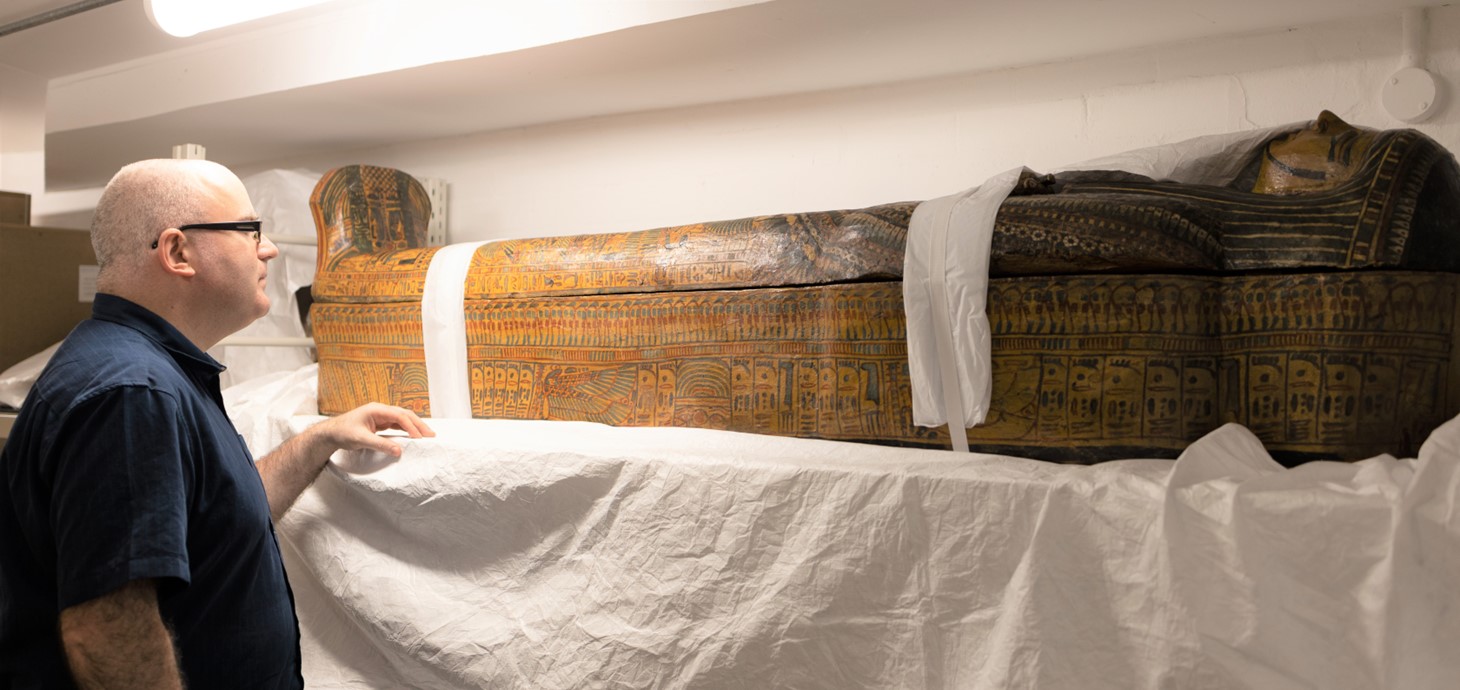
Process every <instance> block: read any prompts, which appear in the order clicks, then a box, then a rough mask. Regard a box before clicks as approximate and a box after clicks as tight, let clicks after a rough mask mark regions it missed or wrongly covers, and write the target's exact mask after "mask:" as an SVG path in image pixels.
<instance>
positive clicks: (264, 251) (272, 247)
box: [259, 234, 279, 261]
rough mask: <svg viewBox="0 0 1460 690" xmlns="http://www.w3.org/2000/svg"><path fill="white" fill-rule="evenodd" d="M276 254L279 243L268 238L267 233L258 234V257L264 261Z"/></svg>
mask: <svg viewBox="0 0 1460 690" xmlns="http://www.w3.org/2000/svg"><path fill="white" fill-rule="evenodd" d="M278 255H279V245H276V244H274V241H273V240H271V239H269V236H268V235H263V234H260V235H259V258H262V259H263V260H264V261H269V260H271V259H273V258H274V257H277V256H278Z"/></svg>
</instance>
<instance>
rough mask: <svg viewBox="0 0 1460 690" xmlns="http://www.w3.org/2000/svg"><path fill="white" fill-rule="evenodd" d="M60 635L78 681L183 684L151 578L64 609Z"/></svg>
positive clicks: (91, 684)
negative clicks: (158, 607)
mask: <svg viewBox="0 0 1460 690" xmlns="http://www.w3.org/2000/svg"><path fill="white" fill-rule="evenodd" d="M61 641H62V644H63V646H64V647H65V649H66V661H67V663H68V664H69V665H70V667H71V675H72V677H73V678H74V679H75V681H76V685H77V687H80V688H84V689H87V690H90V689H91V688H107V689H109V690H110V689H112V688H118V689H130V688H138V689H142V688H148V689H151V688H162V689H164V690H166V689H172V688H176V689H178V690H181V688H182V687H183V683H182V677H181V675H180V674H179V673H178V663H177V653H176V650H175V647H174V645H173V641H172V635H171V634H170V633H169V632H168V630H167V626H166V625H164V624H163V622H162V616H161V614H160V613H159V612H158V609H157V593H156V586H155V585H154V584H153V582H152V581H150V580H144V581H139V582H132V583H129V584H126V585H123V586H122V587H121V588H120V589H118V590H117V591H115V592H112V593H110V594H107V595H104V596H101V597H98V598H96V599H93V600H91V601H88V602H85V603H82V604H78V605H76V606H73V607H71V608H68V609H66V610H65V611H62V612H61Z"/></svg>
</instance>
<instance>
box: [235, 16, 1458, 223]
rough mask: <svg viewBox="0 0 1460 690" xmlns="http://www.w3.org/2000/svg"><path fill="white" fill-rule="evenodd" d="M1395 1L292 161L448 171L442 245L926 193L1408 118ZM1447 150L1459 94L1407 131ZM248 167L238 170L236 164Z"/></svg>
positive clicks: (1435, 25) (1444, 33)
mask: <svg viewBox="0 0 1460 690" xmlns="http://www.w3.org/2000/svg"><path fill="white" fill-rule="evenodd" d="M1427 16H1428V19H1429V33H1428V35H1427V37H1426V41H1425V44H1426V45H1428V46H1431V47H1432V49H1431V50H1430V51H1429V53H1428V55H1427V56H1426V60H1425V66H1426V67H1428V68H1429V69H1430V70H1431V71H1432V72H1434V73H1435V74H1436V75H1437V76H1438V77H1439V78H1440V80H1441V82H1442V83H1443V84H1445V85H1446V86H1447V87H1448V88H1451V89H1453V88H1455V85H1456V84H1457V83H1460V8H1457V7H1453V6H1452V7H1440V8H1432V9H1430V10H1429V11H1428V13H1427ZM1401 43H1402V41H1401V17H1400V14H1399V12H1398V11H1396V12H1395V13H1393V14H1390V15H1381V16H1377V17H1372V18H1369V19H1365V20H1359V21H1348V22H1341V23H1333V24H1315V25H1310V26H1304V27H1299V28H1294V29H1290V30H1287V31H1280V32H1270V33H1264V34H1258V35H1251V36H1243V37H1235V38H1221V39H1212V40H1206V41H1201V42H1192V43H1186V44H1182V45H1177V46H1169V47H1164V48H1158V49H1148V50H1142V51H1138V52H1131V53H1123V54H1117V55H1107V56H1099V57H1092V58H1088V59H1083V60H1078V61H1071V62H1062V63H1058V64H1049V65H1042V66H1037V67H1030V68H1024V69H1019V70H1012V71H1004V72H997V73H988V74H972V75H962V76H950V77H945V78H938V79H929V80H924V81H917V82H905V83H900V84H893V85H888V86H884V87H877V88H866V89H856V90H848V91H836V92H825V93H810V94H802V95H797V96H792V97H784V98H774V99H766V100H758V101H747V102H739V103H732V104H726V105H717V106H707V107H694V108H685V109H676V110H667V111H657V112H649V113H640V114H634V115H625V116H616V117H607V118H600V119H593V120H585V121H574V122H564V123H556V124H545V125H540V126H534V127H529V128H522V129H513V130H507V131H496V132H485V133H480V134H476V135H471V136H465V137H454V138H449V139H440V140H433V141H421V142H410V143H402V144H400V145H396V146H391V147H386V148H380V149H371V150H364V151H356V152H351V153H348V154H337V155H329V156H312V157H300V158H291V159H285V160H280V161H277V162H276V163H274V164H272V165H270V166H267V167H279V168H311V169H314V170H320V171H322V170H325V169H328V168H330V167H333V166H336V165H343V164H347V163H372V164H377V165H388V166H393V167H398V168H401V169H403V170H406V171H407V172H410V173H412V174H414V175H417V176H418V177H437V178H443V179H445V180H447V181H448V182H449V183H450V209H449V217H450V227H449V230H448V238H449V240H450V241H453V242H462V241H472V240H481V239H495V238H507V237H532V236H545V235H559V234H574V233H591V232H609V231H624V230H638V229H646V228H653V227H660V226H664V225H672V224H680V223H692V222H699V221H708V220H717V219H728V218H738V217H744V216H749V215H756V214H770V213H778V212H792V211H807V210H817V209H831V208H854V207H860V206H867V205H871V204H877V203H882V202H888V201H900V200H917V199H927V198H932V197H936V196H941V195H944V194H949V193H952V192H955V191H958V190H960V189H964V188H967V187H969V186H972V185H975V184H977V183H979V182H980V181H981V180H983V179H984V178H985V177H987V176H988V175H990V174H993V173H995V172H998V171H1000V170H1004V169H1007V168H1010V167H1014V166H1018V165H1027V166H1029V167H1031V168H1034V169H1036V170H1040V169H1052V168H1055V167H1058V166H1061V165H1065V164H1070V163H1074V162H1077V161H1080V160H1084V159H1088V158H1092V157H1095V156H1099V155H1105V154H1109V153H1113V152H1117V151H1123V150H1128V149H1132V148H1138V147H1143V146H1149V145H1154V144H1161V143H1170V142H1173V141H1179V140H1182V139H1185V138H1189V137H1193V136H1198V135H1203V134H1214V133H1219V132H1229V131H1237V130H1245V129H1252V128H1258V127H1268V126H1273V125H1279V124H1284V123H1289V122H1298V121H1306V120H1311V119H1312V118H1314V117H1315V116H1316V115H1317V114H1318V112H1319V111H1320V110H1321V109H1324V108H1327V109H1330V110H1333V111H1334V112H1335V113H1337V114H1339V115H1340V116H1342V117H1344V118H1345V119H1347V120H1348V121H1349V122H1351V123H1353V124H1358V125H1365V126H1370V127H1377V128H1392V127H1401V126H1406V125H1405V124H1404V123H1401V122H1398V121H1395V120H1393V119H1391V118H1390V117H1389V116H1388V115H1387V114H1386V113H1385V112H1384V111H1383V109H1382V106H1381V105H1380V103H1379V97H1378V93H1379V89H1380V85H1381V83H1382V80H1383V79H1385V78H1386V77H1387V76H1389V75H1390V74H1391V73H1393V72H1394V71H1395V70H1396V69H1397V68H1398V67H1399V60H1400V53H1401V48H1402V45H1401ZM1416 127H1417V128H1418V129H1420V130H1421V131H1424V132H1426V133H1427V134H1429V135H1430V136H1433V137H1435V138H1436V139H1438V140H1439V141H1440V142H1441V143H1443V144H1445V145H1446V146H1448V147H1449V148H1451V150H1460V108H1457V106H1456V105H1455V103H1454V102H1444V103H1442V104H1441V106H1440V108H1439V109H1438V111H1437V113H1436V114H1435V115H1434V116H1432V117H1431V118H1430V119H1429V120H1428V121H1426V122H1424V123H1422V124H1420V125H1417V126H1416ZM254 171H255V170H254V169H248V170H240V173H242V174H248V173H250V172H254Z"/></svg>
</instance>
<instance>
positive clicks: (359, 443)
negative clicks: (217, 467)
mask: <svg viewBox="0 0 1460 690" xmlns="http://www.w3.org/2000/svg"><path fill="white" fill-rule="evenodd" d="M387 429H396V430H399V431H404V432H406V434H407V435H409V436H410V437H411V438H421V437H423V436H435V435H436V432H435V431H432V430H431V427H429V426H426V423H425V422H423V421H421V418H420V417H417V416H416V413H414V412H411V411H410V410H407V409H405V408H402V407H393V406H391V405H382V404H380V403H367V404H365V405H361V406H360V407H357V408H355V409H353V410H350V411H349V412H346V413H344V414H341V415H336V416H334V417H331V418H329V419H326V420H324V421H323V422H320V423H318V424H315V425H314V426H312V427H309V428H308V429H305V430H304V433H301V434H299V435H298V436H295V437H294V438H291V439H289V440H288V441H286V442H284V444H283V445H281V446H279V448H278V449H277V450H275V451H274V452H272V453H269V454H268V455H266V456H264V457H263V458H262V459H260V460H259V461H258V470H259V475H260V476H261V477H263V480H264V492H265V493H267V494H268V496H269V514H270V515H272V516H273V518H274V520H276V521H277V520H278V519H279V518H281V517H284V512H285V511H287V510H289V506H291V505H294V500H295V499H297V498H299V494H301V493H304V489H305V488H307V487H308V486H309V485H310V483H311V482H313V481H314V478H315V477H317V476H319V471H320V470H321V469H324V464H325V463H326V462H329V459H330V455H332V454H333V453H334V452H335V451H337V450H374V451H378V452H381V453H387V454H389V455H391V456H392V457H400V454H401V448H400V445H398V444H396V443H395V442H394V441H392V440H390V439H389V438H386V437H384V436H380V435H379V433H380V432H381V431H385V430H387Z"/></svg>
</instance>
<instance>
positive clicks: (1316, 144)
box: [1252, 110, 1377, 194]
mask: <svg viewBox="0 0 1460 690" xmlns="http://www.w3.org/2000/svg"><path fill="white" fill-rule="evenodd" d="M1376 134H1377V132H1376V131H1375V130H1372V129H1368V128H1365V127H1354V126H1353V125H1350V124H1348V123H1347V122H1344V121H1343V120H1340V119H1339V118H1338V116H1337V115H1334V114H1333V113H1331V112H1328V111H1327V110H1325V111H1323V112H1322V113H1321V114H1319V115H1318V119H1317V120H1314V121H1313V122H1312V123H1310V124H1309V125H1308V126H1307V127H1304V128H1303V129H1300V130H1298V131H1296V132H1293V133H1291V134H1286V135H1283V136H1280V137H1278V138H1276V139H1273V140H1272V141H1271V142H1269V143H1268V144H1267V148H1266V149H1265V150H1264V151H1263V155H1262V167H1261V169H1260V170H1259V171H1258V173H1257V183H1256V184H1255V185H1254V186H1253V188H1252V191H1254V192H1257V193H1259V194H1304V193H1309V192H1321V191H1326V190H1329V189H1332V188H1334V187H1336V186H1338V185H1339V184H1341V183H1342V182H1343V181H1345V180H1347V179H1348V178H1349V177H1350V176H1352V174H1353V173H1354V171H1356V170H1358V168H1359V166H1361V165H1363V162H1364V158H1365V156H1366V155H1367V154H1368V152H1369V147H1370V146H1371V145H1373V143H1374V136H1375V135H1376Z"/></svg>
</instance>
